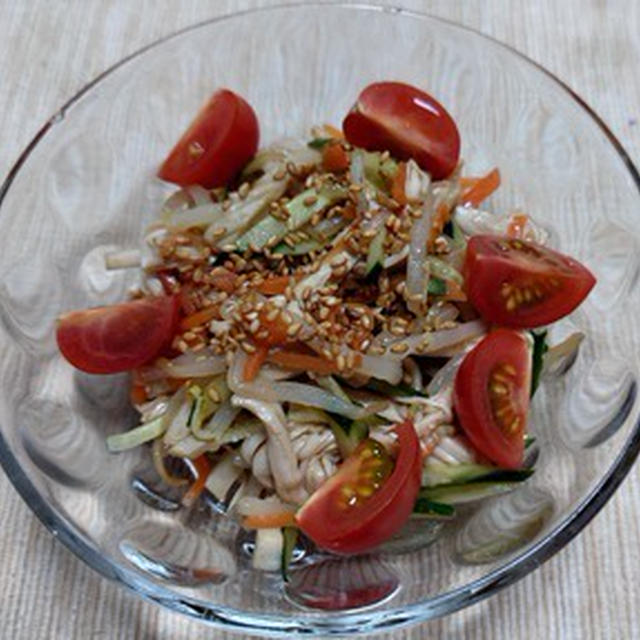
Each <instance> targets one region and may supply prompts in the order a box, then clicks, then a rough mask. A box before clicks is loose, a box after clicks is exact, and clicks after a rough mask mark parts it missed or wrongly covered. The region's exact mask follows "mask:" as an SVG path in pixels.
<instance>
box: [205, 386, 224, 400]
mask: <svg viewBox="0 0 640 640" xmlns="http://www.w3.org/2000/svg"><path fill="white" fill-rule="evenodd" d="M207 395H208V396H209V398H211V400H213V401H214V402H220V400H221V398H220V394H219V393H218V391H217V390H216V389H215V387H208V388H207Z"/></svg>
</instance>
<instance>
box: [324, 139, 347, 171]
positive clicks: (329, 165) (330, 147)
mask: <svg viewBox="0 0 640 640" xmlns="http://www.w3.org/2000/svg"><path fill="white" fill-rule="evenodd" d="M322 167H323V168H324V170H325V171H346V170H347V169H348V168H349V154H348V153H347V152H346V151H345V150H344V148H343V147H342V145H341V144H331V143H329V144H327V145H325V147H324V149H323V150H322Z"/></svg>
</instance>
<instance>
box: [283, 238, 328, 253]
mask: <svg viewBox="0 0 640 640" xmlns="http://www.w3.org/2000/svg"><path fill="white" fill-rule="evenodd" d="M322 246H323V245H322V244H320V243H319V242H318V241H317V240H313V239H312V240H302V241H301V242H298V244H296V245H295V246H294V247H290V246H289V245H288V244H285V243H284V242H281V243H280V244H278V245H276V247H275V249H274V250H273V252H272V253H281V254H282V255H283V256H305V255H307V254H308V253H309V252H310V251H318V250H319V249H322Z"/></svg>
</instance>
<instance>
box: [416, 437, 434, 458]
mask: <svg viewBox="0 0 640 640" xmlns="http://www.w3.org/2000/svg"><path fill="white" fill-rule="evenodd" d="M437 446H438V441H437V440H435V439H434V440H431V442H427V444H425V445H424V446H423V447H422V449H421V450H420V455H421V456H422V459H423V460H424V459H425V458H428V457H429V456H430V455H431V454H432V453H433V452H434V451H435V449H436V447H437Z"/></svg>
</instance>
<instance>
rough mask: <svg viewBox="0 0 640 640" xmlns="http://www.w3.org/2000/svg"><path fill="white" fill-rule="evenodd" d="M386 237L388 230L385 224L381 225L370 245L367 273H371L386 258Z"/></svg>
mask: <svg viewBox="0 0 640 640" xmlns="http://www.w3.org/2000/svg"><path fill="white" fill-rule="evenodd" d="M386 237H387V230H386V229H385V227H384V226H381V227H380V229H378V233H376V235H375V236H374V238H373V240H372V241H371V244H370V245H369V252H368V254H367V266H366V275H369V274H370V273H371V272H372V271H373V270H374V269H375V268H376V267H377V266H382V262H383V260H384V241H385V238H386Z"/></svg>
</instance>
